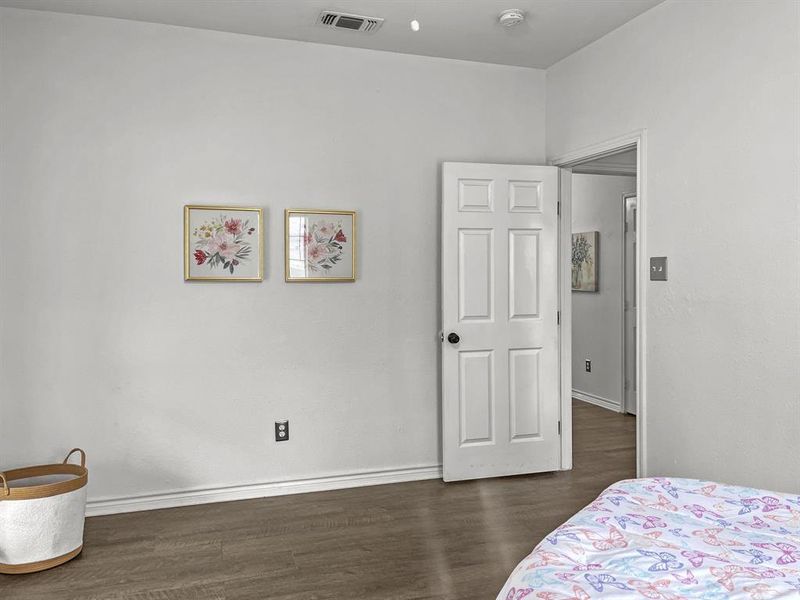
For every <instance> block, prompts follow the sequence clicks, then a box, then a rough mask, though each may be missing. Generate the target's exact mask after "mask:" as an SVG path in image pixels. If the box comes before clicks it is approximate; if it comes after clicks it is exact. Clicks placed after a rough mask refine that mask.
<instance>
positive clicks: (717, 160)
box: [547, 0, 800, 492]
mask: <svg viewBox="0 0 800 600" xmlns="http://www.w3.org/2000/svg"><path fill="white" fill-rule="evenodd" d="M798 10H800V4H798V3H797V2H792V1H786V0H784V1H775V2H768V3H760V2H724V3H723V2H676V1H667V2H665V3H663V4H660V5H658V6H657V7H655V8H654V9H652V10H650V11H648V12H647V13H645V14H643V15H641V16H640V17H637V18H636V19H634V20H633V21H631V22H629V23H627V24H626V25H624V26H623V27H621V28H619V29H617V30H616V31H614V32H612V33H610V34H609V35H608V36H606V37H604V38H602V39H600V40H598V41H597V42H595V43H594V44H591V45H589V46H587V47H586V48H584V49H583V50H581V51H579V52H577V53H576V54H574V55H572V56H570V57H568V58H566V59H565V60H563V61H562V62H560V63H558V64H557V65H555V66H553V67H552V68H551V69H549V70H548V73H547V147H548V156H559V155H561V154H564V153H566V152H570V151H573V150H577V149H580V148H582V147H585V146H588V145H590V144H595V143H599V142H603V141H605V140H609V139H613V138H615V137H617V136H620V135H623V134H626V133H628V132H630V131H633V130H636V129H639V128H646V129H647V155H646V157H645V160H646V163H647V170H648V173H647V182H646V189H645V193H646V197H645V198H644V201H645V203H646V204H647V208H646V211H647V223H646V235H647V246H648V248H647V252H648V254H649V255H650V256H668V257H669V271H670V280H669V281H668V282H666V283H657V282H647V283H646V284H645V285H646V286H647V287H646V293H647V304H646V309H647V316H646V320H647V336H648V337H647V344H646V353H647V368H648V380H647V417H646V421H647V436H648V438H647V448H646V450H647V465H648V469H647V472H648V474H653V475H683V476H689V477H691V476H697V477H707V478H711V479H716V480H721V481H728V482H731V483H738V484H749V485H754V486H764V487H769V488H774V489H778V490H784V491H794V492H797V491H800V461H798V460H796V458H795V456H796V455H797V447H798V439H800V391H799V390H800V369H798V359H799V358H800V275H799V273H800V269H798V256H800V240H799V239H798V198H799V197H800V191H799V190H798V171H797V168H798V167H797V166H798V164H800V143H798V142H799V141H800V111H799V110H798V106H799V105H800V98H798V93H799V92H800V60H798V54H799V52H800V48H799V47H798V45H799V44H800V35H798V34H799V31H798V22H799V19H798ZM754 40H758V42H757V43H756V42H754ZM790 457H791V458H790Z"/></svg>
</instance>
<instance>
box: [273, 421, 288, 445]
mask: <svg viewBox="0 0 800 600" xmlns="http://www.w3.org/2000/svg"><path fill="white" fill-rule="evenodd" d="M275 441H276V442H288V441H289V421H288V420H283V421H275Z"/></svg>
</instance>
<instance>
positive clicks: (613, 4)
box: [0, 0, 662, 68]
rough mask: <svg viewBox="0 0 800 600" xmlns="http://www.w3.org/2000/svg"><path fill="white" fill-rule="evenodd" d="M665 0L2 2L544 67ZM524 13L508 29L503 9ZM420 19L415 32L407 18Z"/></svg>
mask: <svg viewBox="0 0 800 600" xmlns="http://www.w3.org/2000/svg"><path fill="white" fill-rule="evenodd" d="M661 1H662V0H0V6H9V7H16V8H28V9H35V10H50V11H56V12H66V13H76V14H83V15H96V16H103V17H116V18H120V19H132V20H135V21H149V22H152V23H165V24H169V25H182V26H185V27H196V28H200V29H215V30H219V31H231V32H235V33H246V34H251V35H259V36H265V37H275V38H283V39H289V40H302V41H307V42H319V43H323V44H335V45H339V46H355V47H359V48H372V49H375V50H387V51H391V52H403V53H407V54H422V55H425V56H441V57H445V58H458V59H462V60H474V61H480V62H488V63H498V64H506V65H519V66H524V67H538V68H546V67H549V66H550V65H552V64H554V63H556V62H558V61H559V60H561V59H562V58H564V57H565V56H568V55H570V54H572V53H573V52H575V51H576V50H578V49H579V48H582V47H583V46H585V45H587V44H589V43H591V42H593V41H594V40H596V39H598V38H600V37H602V36H604V35H605V34H606V33H608V32H609V31H612V30H614V29H616V28H617V27H619V26H620V25H622V24H623V23H625V22H627V21H629V20H631V19H633V18H634V17H636V16H637V15H639V14H641V13H643V12H644V11H646V10H648V9H650V8H652V7H653V6H655V5H656V4H659V3H660V2H661ZM507 8H518V9H521V10H523V11H524V12H525V14H526V20H525V22H524V23H523V24H521V25H519V26H517V27H515V28H512V29H506V28H504V27H502V26H501V25H499V24H498V23H497V15H498V13H499V12H500V11H501V10H504V9H507ZM327 9H331V10H338V11H342V12H348V13H355V14H362V15H367V16H373V17H383V18H385V19H386V22H385V23H384V25H383V27H382V28H381V29H380V30H379V31H377V32H376V33H373V34H360V33H356V32H352V31H341V30H332V29H328V28H325V27H320V26H318V25H316V24H315V23H316V20H317V17H318V15H319V13H320V12H321V11H322V10H327ZM411 19H417V20H418V21H419V22H420V24H421V25H422V27H421V30H420V31H419V32H417V33H414V32H412V31H411V29H410V27H409V21H410V20H411Z"/></svg>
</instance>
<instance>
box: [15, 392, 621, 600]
mask: <svg viewBox="0 0 800 600" xmlns="http://www.w3.org/2000/svg"><path fill="white" fill-rule="evenodd" d="M573 406H574V429H573V431H574V465H575V468H574V470H572V471H568V472H559V473H549V474H544V475H533V476H519V477H506V478H500V479H491V480H480V481H471V482H464V483H450V484H445V483H442V482H441V481H420V482H413V483H401V484H395V485H383V486H375V487H369V488H357V489H350V490H338V491H331V492H319V493H313V494H302V495H295V496H283V497H278V498H265V499H260V500H244V501H240V502H227V503H220V504H208V505H205V506H196V507H188V508H174V509H167V510H157V511H149V512H140V513H130V514H123V515H113V516H106V517H94V518H90V519H87V521H86V535H85V546H84V551H83V553H82V554H81V555H80V556H79V557H78V558H76V559H75V560H73V561H72V562H70V563H67V564H66V565H63V566H61V567H58V568H56V569H53V570H51V571H45V572H42V573H36V574H32V575H18V576H9V575H0V598H2V599H3V600H12V599H26V600H38V599H45V598H46V599H48V600H51V599H58V600H62V599H65V600H66V599H79V598H80V599H82V600H88V599H98V600H150V599H159V600H188V599H193V600H194V599H197V600H201V599H202V600H238V599H266V598H269V599H275V600H301V599H302V600H329V599H343V600H362V599H363V600H412V599H413V600H423V599H427V600H451V599H453V600H454V599H459V600H472V599H475V600H494V598H495V596H496V595H497V593H498V591H499V589H500V587H501V586H502V585H503V583H504V582H505V579H506V577H507V576H508V574H509V573H510V572H511V570H512V569H513V568H514V566H515V565H516V564H517V562H519V560H520V559H522V558H523V557H524V556H525V555H527V554H528V552H530V550H531V549H532V548H533V547H534V546H535V545H536V544H537V543H538V542H539V541H540V540H541V539H542V538H543V537H544V536H545V535H546V534H547V533H549V532H550V531H551V530H553V529H554V528H555V527H556V526H558V525H559V524H560V523H562V522H563V521H565V520H566V519H567V518H569V517H570V516H571V515H572V514H573V513H575V512H576V511H577V510H579V509H580V508H582V507H583V506H585V505H586V504H588V503H589V502H590V501H591V500H592V499H593V498H594V497H595V496H596V495H597V494H598V493H599V492H600V491H601V490H602V489H603V488H605V487H606V486H607V485H609V484H611V483H613V482H614V481H618V480H620V479H625V478H629V477H633V476H634V475H635V462H636V461H635V451H634V440H635V429H636V419H635V418H634V417H631V416H625V415H620V414H617V413H613V412H611V411H608V410H605V409H602V408H598V407H595V406H592V405H589V404H585V403H583V402H578V401H574V402H573Z"/></svg>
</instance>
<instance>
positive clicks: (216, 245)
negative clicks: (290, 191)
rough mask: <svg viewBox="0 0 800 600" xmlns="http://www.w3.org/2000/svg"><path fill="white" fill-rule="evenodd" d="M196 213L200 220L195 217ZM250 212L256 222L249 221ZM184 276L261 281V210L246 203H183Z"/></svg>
mask: <svg viewBox="0 0 800 600" xmlns="http://www.w3.org/2000/svg"><path fill="white" fill-rule="evenodd" d="M203 213H207V214H203ZM196 214H197V216H198V217H199V219H198V221H202V222H198V221H196V220H195V219H194V217H195V215H196ZM200 214H202V216H200ZM250 215H254V216H255V223H252V222H251V221H250V219H251V218H252V216H250ZM203 219H205V220H203ZM209 219H210V220H209ZM250 236H253V237H252V238H251V237H250ZM226 246H227V247H226ZM253 246H255V249H253ZM221 249H222V250H221ZM201 255H202V256H201ZM206 273H210V274H206ZM183 279H184V281H230V282H246V281H250V282H254V281H255V282H258V281H263V280H264V210H263V209H262V208H255V207H249V206H221V205H216V204H187V205H185V206H184V207H183Z"/></svg>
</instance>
